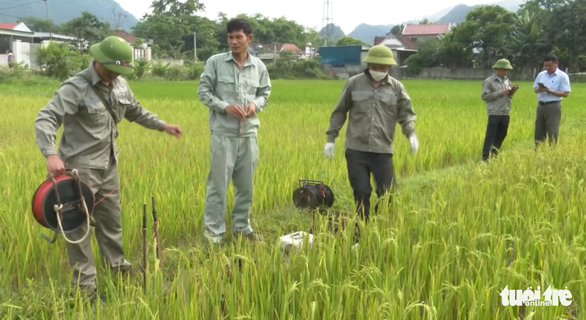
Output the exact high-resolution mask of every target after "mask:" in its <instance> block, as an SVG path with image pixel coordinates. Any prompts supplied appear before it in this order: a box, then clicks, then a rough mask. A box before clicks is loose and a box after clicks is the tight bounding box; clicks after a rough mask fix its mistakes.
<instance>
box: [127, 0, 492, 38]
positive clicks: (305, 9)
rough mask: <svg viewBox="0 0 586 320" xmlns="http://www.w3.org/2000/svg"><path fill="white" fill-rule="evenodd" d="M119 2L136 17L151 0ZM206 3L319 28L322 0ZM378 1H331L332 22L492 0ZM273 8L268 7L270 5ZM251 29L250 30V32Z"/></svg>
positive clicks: (379, 19)
mask: <svg viewBox="0 0 586 320" xmlns="http://www.w3.org/2000/svg"><path fill="white" fill-rule="evenodd" d="M117 1H118V3H120V5H121V6H122V7H123V8H124V9H125V10H127V11H128V12H130V13H132V14H133V15H134V16H136V18H137V19H140V18H141V17H142V16H143V15H144V14H145V13H146V12H150V9H149V7H150V4H151V0H117ZM202 2H203V3H204V5H205V6H206V10H205V12H203V13H201V15H204V16H206V17H208V18H210V19H215V18H216V17H217V15H218V12H220V11H222V12H224V13H226V14H227V15H228V17H233V16H235V15H237V14H240V13H246V14H254V13H260V14H262V15H264V16H268V17H270V18H277V17H280V16H285V17H286V18H287V19H289V20H295V21H297V23H299V24H302V25H304V26H307V27H315V28H316V29H317V30H319V29H321V27H322V16H323V10H324V8H323V7H324V5H323V3H324V0H296V1H286V2H285V1H283V2H281V1H274V0H247V1H240V0H238V1H237V0H202ZM392 2H395V3H396V5H391V1H381V0H358V1H349V0H332V3H333V20H334V24H336V25H339V26H340V27H341V28H342V30H344V32H345V33H346V34H348V33H350V32H352V30H354V28H355V27H356V26H358V25H359V24H361V23H367V24H384V25H387V24H397V23H401V22H403V21H407V20H414V19H420V18H422V17H423V16H426V15H428V16H429V15H433V14H434V13H436V12H438V11H440V10H443V9H444V8H446V7H450V6H453V5H457V4H460V3H462V4H467V5H475V4H484V3H492V2H495V1H494V0H441V1H438V0H408V1H392ZM271 6H272V7H273V8H270V7H271ZM253 32H254V31H253Z"/></svg>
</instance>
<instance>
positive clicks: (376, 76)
mask: <svg viewBox="0 0 586 320" xmlns="http://www.w3.org/2000/svg"><path fill="white" fill-rule="evenodd" d="M368 71H369V72H370V75H371V76H372V78H373V79H374V80H376V81H381V80H382V79H384V78H385V77H386V76H387V73H386V72H380V71H372V70H368Z"/></svg>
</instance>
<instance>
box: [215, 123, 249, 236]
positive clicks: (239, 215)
mask: <svg viewBox="0 0 586 320" xmlns="http://www.w3.org/2000/svg"><path fill="white" fill-rule="evenodd" d="M210 152H211V161H210V171H209V173H208V178H207V181H206V199H205V208H204V236H205V237H206V238H208V239H209V240H210V241H211V242H213V243H218V242H220V241H221V240H222V237H223V236H224V234H225V233H226V196H227V192H228V186H229V185H230V180H232V183H233V184H234V208H233V209H232V225H233V230H234V232H237V233H241V234H243V235H248V234H250V233H252V232H253V230H252V227H251V226H250V207H251V206H252V198H253V176H254V172H255V171H256V167H257V163H258V140H257V137H256V136H250V137H227V136H221V135H218V134H212V138H211V143H210Z"/></svg>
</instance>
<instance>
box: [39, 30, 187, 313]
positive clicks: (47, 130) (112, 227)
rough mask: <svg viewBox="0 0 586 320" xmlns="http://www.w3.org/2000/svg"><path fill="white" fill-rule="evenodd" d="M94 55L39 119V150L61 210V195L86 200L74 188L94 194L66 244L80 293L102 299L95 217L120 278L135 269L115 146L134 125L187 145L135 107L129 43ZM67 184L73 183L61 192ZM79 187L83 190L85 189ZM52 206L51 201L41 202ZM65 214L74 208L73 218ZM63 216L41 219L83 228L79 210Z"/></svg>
mask: <svg viewBox="0 0 586 320" xmlns="http://www.w3.org/2000/svg"><path fill="white" fill-rule="evenodd" d="M89 52H90V54H91V55H92V57H93V59H94V60H93V61H92V62H91V63H90V65H89V67H88V68H87V69H85V70H83V71H81V72H80V73H78V74H77V75H75V76H73V77H72V78H70V79H68V80H66V81H65V82H64V83H63V84H62V86H61V87H60V88H59V89H58V90H57V92H56V93H55V95H54V97H53V99H52V100H51V101H50V102H49V103H48V104H47V105H46V106H45V107H44V108H42V109H41V110H40V111H39V114H38V116H37V118H36V121H35V130H36V142H37V145H38V146H39V148H40V150H41V152H42V154H43V156H44V157H45V158H46V165H47V170H48V172H49V177H50V179H51V181H53V183H54V184H55V187H56V188H55V189H52V190H57V192H55V191H51V192H53V193H52V194H51V193H50V192H49V193H48V194H49V196H55V194H57V195H56V198H57V203H61V201H59V195H61V198H62V199H63V198H68V197H69V198H71V196H72V195H73V194H75V195H77V194H78V193H77V192H75V190H69V189H70V188H68V187H67V186H68V185H70V186H72V187H74V186H79V188H80V189H84V187H85V188H86V189H88V190H90V192H86V194H87V193H89V196H86V194H83V193H84V192H83V190H81V191H80V192H81V193H82V195H78V197H79V196H81V197H82V201H81V202H83V203H86V205H84V206H83V207H88V208H87V210H89V212H87V210H84V211H86V212H85V213H83V214H84V215H86V214H87V216H84V217H81V218H83V220H81V221H82V223H79V224H78V225H76V226H75V228H71V229H68V231H69V232H63V233H64V236H65V233H67V236H66V240H67V244H66V246H67V253H68V255H69V262H70V264H71V265H72V266H73V267H74V268H75V272H74V275H73V279H72V282H73V285H74V286H79V287H81V288H86V289H90V291H91V292H92V293H97V290H96V281H95V280H96V267H95V263H94V258H93V254H92V246H91V235H90V231H91V230H90V229H89V228H88V227H87V225H86V222H87V219H89V216H90V215H93V217H94V219H95V229H96V238H97V241H98V244H99V247H100V253H101V254H102V256H103V258H104V259H105V260H106V262H107V263H108V264H109V266H110V267H111V268H115V269H118V270H120V271H127V270H129V269H130V268H131V264H130V263H129V262H128V261H126V259H124V250H123V249H122V226H121V223H120V218H121V217H120V214H121V212H120V211H121V209H120V192H119V190H118V189H119V179H118V171H117V166H118V147H117V146H116V140H115V139H116V138H117V137H118V129H117V124H118V123H120V121H122V118H126V119H127V120H128V121H130V122H136V123H138V124H140V125H141V126H143V127H146V128H148V129H153V130H158V131H164V132H166V133H168V134H170V135H173V136H175V137H177V138H180V137H181V129H180V128H179V126H176V125H170V124H166V123H165V122H164V121H162V120H160V119H159V118H158V117H157V116H156V115H154V114H152V113H151V112H149V111H148V110H146V109H144V108H143V107H142V105H141V104H140V103H139V102H138V101H137V100H136V99H135V97H134V94H133V93H132V90H131V89H130V87H129V85H128V83H127V82H126V80H125V79H123V78H121V77H119V75H129V74H131V73H133V72H134V68H133V66H132V65H131V62H132V48H131V47H130V45H129V44H128V43H127V42H126V41H125V40H123V39H122V38H119V37H115V36H112V37H107V38H106V39H105V40H103V41H102V42H101V43H98V44H94V45H92V46H91V47H90V49H89ZM62 124H63V127H64V130H63V134H62V136H61V143H60V145H59V151H58V152H57V151H56V150H55V145H56V132H57V130H58V128H59V127H60V126H61V125H62ZM71 169H72V171H73V176H74V178H75V179H76V180H77V183H76V184H72V183H70V184H67V183H68V182H67V181H68V180H67V179H65V178H64V175H65V173H66V170H68V171H69V170H71ZM61 181H65V183H63V184H61V187H59V185H58V184H59V182H61ZM79 181H82V182H83V183H81V185H80V183H79ZM40 189H41V188H39V190H37V193H36V194H35V198H37V197H38V193H39V191H41V190H40ZM94 197H96V198H97V199H94ZM69 200H71V199H69ZM94 200H96V202H95V203H94ZM44 202H46V201H37V203H44ZM39 207H40V206H39ZM45 207H46V206H45ZM62 207H69V208H68V209H67V210H66V209H64V208H62ZM60 209H63V211H64V212H59V213H55V212H52V213H50V212H48V211H50V210H47V209H45V211H44V212H43V213H41V214H38V216H45V217H49V218H50V219H45V220H47V221H48V220H51V219H55V216H56V215H60V216H61V217H63V218H62V219H63V220H66V218H67V217H69V218H67V219H69V220H70V221H69V222H71V221H73V220H76V221H80V219H79V217H71V212H74V213H75V210H78V209H76V205H71V204H68V203H65V204H63V205H60V206H57V208H55V211H60ZM67 212H69V213H67ZM67 214H69V216H67ZM77 215H78V216H79V213H78V214H77ZM86 217H87V219H86ZM37 221H38V219H37ZM58 221H59V226H60V229H61V231H63V229H65V228H63V227H61V226H62V225H63V226H66V225H67V223H66V222H68V221H61V220H58ZM52 229H53V228H52ZM56 233H57V232H56ZM52 241H54V239H53V240H52ZM99 296H100V299H101V300H102V301H103V302H105V299H104V297H103V296H102V295H101V294H100V295H99ZM93 298H96V295H93Z"/></svg>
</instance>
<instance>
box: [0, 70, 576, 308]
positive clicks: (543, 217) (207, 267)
mask: <svg viewBox="0 0 586 320" xmlns="http://www.w3.org/2000/svg"><path fill="white" fill-rule="evenodd" d="M403 83H404V84H405V86H406V88H407V90H408V92H409V94H410V95H411V98H412V100H413V105H414V108H415V111H416V113H417V115H418V120H417V123H416V129H417V133H418V138H419V142H420V147H419V151H418V152H417V153H416V154H415V155H411V154H410V153H409V144H408V141H407V139H406V138H405V137H404V136H403V135H402V134H401V131H400V127H398V128H397V131H396V134H395V139H396V142H395V150H396V154H395V156H394V158H393V162H394V166H395V171H396V174H397V179H398V183H399V189H398V191H397V194H396V195H394V197H393V198H392V202H393V204H392V206H391V207H389V208H388V209H387V208H386V207H385V209H383V210H382V211H381V212H380V214H379V215H377V216H376V217H373V220H372V223H370V224H369V225H368V226H361V231H360V244H359V247H358V249H356V250H355V249H353V248H352V245H353V244H354V243H353V242H352V231H353V230H352V228H348V229H347V230H346V231H345V232H344V233H343V234H340V235H333V234H332V233H329V232H327V231H326V230H325V229H326V228H325V225H326V221H325V219H323V217H320V216H316V226H317V227H316V228H317V232H316V234H315V238H314V243H313V247H312V248H309V247H304V248H302V249H300V251H298V252H294V253H292V254H291V256H290V257H289V259H288V260H287V259H284V258H283V257H282V256H281V253H280V248H279V245H278V238H279V237H280V236H282V235H285V234H288V233H291V232H295V231H308V230H309V228H310V227H311V226H312V223H313V217H312V214H311V213H308V212H302V211H298V210H296V209H295V208H294V206H293V204H292V194H293V191H294V190H295V189H296V188H297V187H298V179H312V180H322V181H324V182H325V183H326V184H327V185H329V186H330V187H331V188H332V189H333V191H334V193H335V196H336V200H335V204H334V207H333V208H334V209H339V210H345V211H352V210H353V207H354V205H353V202H352V191H351V189H350V186H349V183H348V181H347V173H346V164H345V160H344V154H343V144H344V140H345V139H344V138H345V127H344V130H343V131H342V133H341V137H340V138H339V139H338V140H337V141H336V149H335V158H334V159H332V160H329V159H327V158H325V157H324V155H323V147H324V144H325V142H326V135H325V133H324V132H325V130H326V128H327V127H328V125H329V116H330V113H331V110H332V109H333V108H334V106H335V103H336V102H337V99H338V95H339V94H340V92H341V89H342V87H343V85H344V82H342V81H325V82H320V81H283V80H281V81H274V82H273V93H272V96H271V98H270V102H269V105H268V107H267V109H266V110H265V111H264V112H262V113H261V114H259V117H260V120H261V128H260V131H259V136H258V138H259V147H260V160H259V166H258V170H257V172H256V175H255V189H254V195H255V201H254V204H253V207H252V211H253V213H252V217H251V221H252V225H253V228H254V229H255V230H256V231H257V232H259V233H260V234H261V235H263V236H264V238H265V242H264V243H262V244H259V245H255V246H252V245H250V244H245V243H240V242H237V241H236V239H235V238H231V237H230V233H229V232H228V233H227V235H228V238H227V239H226V241H227V243H226V244H225V245H224V246H222V248H221V249H220V250H218V251H210V250H208V249H206V248H205V247H204V246H203V245H202V243H203V241H202V240H203V204H204V199H205V180H206V176H207V173H208V169H209V131H208V123H207V120H208V112H207V108H206V107H205V106H203V105H202V104H201V103H199V101H198V100H197V83H196V82H136V83H131V85H132V88H133V91H134V93H135V95H136V96H137V98H138V99H139V100H140V101H141V103H142V104H143V105H144V106H145V107H146V108H147V109H149V110H151V111H153V112H155V113H156V114H158V115H159V116H160V117H161V118H162V119H164V120H165V121H167V122H168V123H175V124H179V125H180V126H181V128H182V130H183V137H182V138H181V139H180V140H176V139H175V138H173V137H171V136H169V135H166V134H163V133H159V132H156V131H150V130H147V129H145V128H142V127H140V126H139V125H137V124H131V123H128V122H126V121H124V122H122V123H121V124H120V126H119V129H120V136H119V138H118V146H119V149H120V164H119V174H120V182H121V184H122V185H121V193H122V210H123V218H122V219H123V220H122V221H123V222H122V223H123V227H124V247H125V250H126V252H127V255H128V257H127V259H129V260H130V261H131V262H132V263H133V264H134V265H136V266H139V265H140V264H141V261H142V238H141V225H142V205H143V203H147V210H148V214H149V222H148V224H149V228H148V230H147V236H148V252H149V256H148V273H147V274H148V279H147V289H146V290H145V291H143V287H142V275H141V274H137V275H135V276H130V277H125V278H122V277H120V276H117V275H116V274H114V273H111V272H109V271H107V270H105V269H104V268H103V267H101V266H100V267H99V269H98V275H99V277H98V281H99V283H98V286H99V288H100V290H101V291H102V292H103V293H104V294H105V295H106V297H107V299H108V304H107V305H106V306H105V307H104V306H100V305H97V306H95V307H93V306H91V305H90V304H89V303H85V302H84V301H83V300H82V299H81V297H80V296H79V295H76V294H75V292H74V291H72V290H70V289H69V281H70V277H71V272H72V269H71V268H69V265H68V260H67V255H66V250H65V242H64V240H63V238H62V237H59V239H58V241H57V242H56V243H54V244H52V245H51V244H48V243H47V242H45V240H43V239H42V238H41V233H43V234H47V235H49V236H50V235H51V234H52V233H50V230H47V229H44V228H42V227H41V226H40V225H39V224H38V223H36V221H35V220H34V218H33V215H32V212H31V209H30V207H31V205H30V202H31V199H32V196H33V193H34V191H35V190H36V188H37V187H38V186H39V185H40V184H41V183H42V182H43V181H44V179H45V177H46V169H45V162H44V158H43V157H42V155H41V153H40V151H39V150H38V148H37V146H36V144H35V136H34V119H35V117H36V115H37V112H38V110H39V109H40V108H41V107H43V106H44V105H45V104H46V103H47V102H48V101H49V99H50V98H51V96H52V94H53V92H54V91H55V90H56V89H57V88H58V87H59V83H58V82H52V83H43V84H37V85H26V84H23V85H13V84H10V85H8V84H0V109H1V110H2V111H3V113H4V117H3V119H2V126H1V127H0V135H1V136H2V137H3V139H1V140H0V155H1V158H0V161H1V162H0V164H1V170H0V181H2V194H1V197H2V201H1V202H0V210H1V215H0V230H1V232H0V252H1V253H2V254H1V255H0V319H109V320H114V319H169V320H171V319H308V320H309V319H393V320H394V319H483V320H485V319H548V320H550V319H583V318H584V314H585V312H586V310H584V306H586V300H585V299H586V295H585V294H584V293H585V292H584V291H585V289H586V284H585V283H584V279H585V275H584V273H585V268H584V267H585V263H586V234H585V227H584V226H585V225H586V224H585V223H584V222H585V219H586V210H584V204H585V201H584V197H585V191H584V179H585V177H586V169H585V167H584V163H585V161H584V160H585V157H586V156H585V153H584V141H586V140H585V138H586V133H585V130H584V128H585V124H586V112H585V111H584V109H583V105H584V104H583V101H584V100H585V98H586V94H585V93H584V92H585V90H584V89H585V88H586V86H585V85H584V84H580V83H573V84H572V89H573V93H572V94H571V95H570V97H569V98H568V99H566V100H565V101H564V103H563V112H562V123H561V130H560V142H559V144H558V146H557V147H556V148H553V149H550V148H544V149H543V150H539V151H537V152H535V151H534V149H533V128H534V115H535V110H536V97H535V94H534V93H533V91H532V89H531V83H528V82H526V83H525V82H524V83H520V89H519V92H518V93H517V94H516V96H515V98H514V100H513V111H512V113H511V123H510V128H509V134H508V136H507V138H506V140H505V142H504V144H503V146H502V150H501V153H500V155H499V158H498V159H496V160H494V161H492V162H490V163H488V164H485V163H482V162H481V161H480V160H481V149H482V144H483V139H484V133H485V128H486V117H487V116H486V111H485V106H484V103H483V102H482V101H481V100H480V85H481V82H480V81H467V82H466V81H421V80H418V81H416V80H406V81H403ZM60 132H61V130H60V131H59V133H60ZM230 192H231V191H230ZM151 196H154V197H155V199H156V202H157V211H158V216H159V223H160V226H159V232H160V234H161V246H162V248H163V249H164V260H163V261H162V264H161V265H160V266H157V264H156V256H155V251H154V238H153V232H152V227H151V224H152V219H151V218H150V197H151ZM374 199H375V196H374V194H373V201H374ZM228 202H229V205H228V206H229V208H228V209H231V205H232V194H231V193H229V195H228ZM230 223H231V222H230V220H229V218H228V225H227V226H228V230H229V228H230ZM94 254H95V257H96V258H98V257H99V255H98V247H97V243H96V242H95V239H94ZM238 259H240V260H239V261H241V263H242V264H241V266H240V267H239V265H237V264H235V263H233V262H234V261H237V260H238ZM97 261H99V260H97ZM550 285H551V286H552V289H564V288H565V287H567V289H568V290H569V291H570V292H571V295H572V296H571V300H572V301H571V304H570V305H569V306H562V305H561V304H559V305H558V306H503V303H502V297H501V296H500V293H501V291H503V289H504V288H505V287H506V286H508V289H509V290H523V291H525V290H526V289H527V288H528V287H532V288H533V290H534V289H536V288H537V287H538V286H540V287H541V293H542V294H543V293H544V292H545V290H546V288H547V287H548V286H550ZM222 297H223V298H222ZM222 299H224V301H223V302H222ZM541 299H543V297H541Z"/></svg>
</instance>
